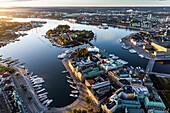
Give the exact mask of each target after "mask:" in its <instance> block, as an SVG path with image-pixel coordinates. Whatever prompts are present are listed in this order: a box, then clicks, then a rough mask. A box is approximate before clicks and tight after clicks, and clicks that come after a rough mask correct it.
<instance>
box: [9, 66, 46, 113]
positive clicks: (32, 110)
mask: <svg viewBox="0 0 170 113" xmlns="http://www.w3.org/2000/svg"><path fill="white" fill-rule="evenodd" d="M13 68H14V69H15V70H16V72H19V73H20V74H21V75H18V76H15V75H14V74H12V75H11V77H12V79H13V82H14V84H15V87H16V90H17V92H18V94H19V96H20V97H21V98H22V100H23V101H22V104H23V105H24V108H25V109H27V112H28V113H43V112H44V111H46V110H47V108H46V107H45V106H43V105H42V104H41V103H40V102H39V100H38V97H37V95H36V94H35V92H34V88H33V87H32V85H31V83H30V81H29V78H28V77H27V76H25V70H24V69H21V68H19V67H13ZM21 85H24V86H26V88H27V91H26V92H24V91H23V89H22V88H21ZM28 97H32V100H31V101H30V102H29V101H28Z"/></svg>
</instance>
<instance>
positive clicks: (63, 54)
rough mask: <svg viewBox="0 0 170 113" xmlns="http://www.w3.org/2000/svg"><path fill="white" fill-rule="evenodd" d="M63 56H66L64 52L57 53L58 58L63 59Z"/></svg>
mask: <svg viewBox="0 0 170 113" xmlns="http://www.w3.org/2000/svg"><path fill="white" fill-rule="evenodd" d="M65 56H66V54H65V53H62V54H61V55H58V58H59V59H63V58H65Z"/></svg>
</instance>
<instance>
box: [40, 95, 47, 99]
mask: <svg viewBox="0 0 170 113" xmlns="http://www.w3.org/2000/svg"><path fill="white" fill-rule="evenodd" d="M44 97H47V95H42V96H40V97H38V98H39V99H41V98H44Z"/></svg>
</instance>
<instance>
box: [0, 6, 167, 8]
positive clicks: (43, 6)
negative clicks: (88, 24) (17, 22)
mask: <svg viewBox="0 0 170 113" xmlns="http://www.w3.org/2000/svg"><path fill="white" fill-rule="evenodd" d="M22 7H23V8H24V7H29V8H36V7H37V8H40V7H170V5H128V6H127V5H96V6H95V5H58V6H7V7H0V8H22Z"/></svg>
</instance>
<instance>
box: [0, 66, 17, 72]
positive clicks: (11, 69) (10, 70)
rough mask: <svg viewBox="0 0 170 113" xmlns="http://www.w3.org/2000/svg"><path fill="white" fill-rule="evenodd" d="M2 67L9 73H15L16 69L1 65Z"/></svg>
mask: <svg viewBox="0 0 170 113" xmlns="http://www.w3.org/2000/svg"><path fill="white" fill-rule="evenodd" d="M0 69H4V70H5V71H8V72H9V73H14V72H15V70H14V69H13V68H10V67H5V66H0Z"/></svg>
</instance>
